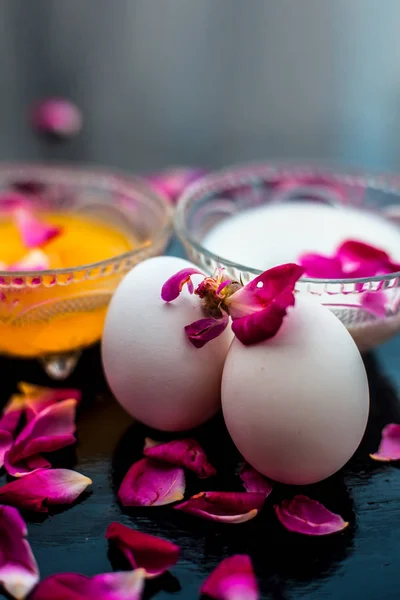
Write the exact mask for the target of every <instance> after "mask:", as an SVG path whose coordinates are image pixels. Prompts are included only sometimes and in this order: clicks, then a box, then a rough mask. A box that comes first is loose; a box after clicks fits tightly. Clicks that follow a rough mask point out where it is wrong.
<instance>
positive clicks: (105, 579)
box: [30, 569, 145, 600]
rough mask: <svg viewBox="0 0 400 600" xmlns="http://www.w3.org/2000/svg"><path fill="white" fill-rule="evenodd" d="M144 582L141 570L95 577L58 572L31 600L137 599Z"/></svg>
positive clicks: (138, 599) (36, 591) (41, 583)
mask: <svg viewBox="0 0 400 600" xmlns="http://www.w3.org/2000/svg"><path fill="white" fill-rule="evenodd" d="M144 581H145V580H144V572H143V570H142V569H136V570H135V571H122V572H116V573H103V574H102V575H95V577H86V575H81V574H79V573H58V574H56V575H50V577H47V578H46V579H43V581H41V582H40V583H39V585H38V586H37V588H36V589H35V590H34V592H33V594H32V596H31V597H30V600H140V598H141V597H142V592H143V588H144Z"/></svg>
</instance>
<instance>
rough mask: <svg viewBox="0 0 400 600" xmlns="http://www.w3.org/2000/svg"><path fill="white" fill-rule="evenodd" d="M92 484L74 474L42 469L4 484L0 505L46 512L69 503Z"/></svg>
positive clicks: (0, 492) (0, 493) (88, 480)
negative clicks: (50, 507)
mask: <svg viewBox="0 0 400 600" xmlns="http://www.w3.org/2000/svg"><path fill="white" fill-rule="evenodd" d="M91 483H92V481H91V479H89V478H88V477H85V476H84V475H81V474H80V473H77V472H76V471H70V470H69V469H48V470H47V469H43V470H40V471H35V472H34V473H29V474H28V475H26V476H25V477H21V478H20V479H16V480H14V481H11V482H10V483H6V484H5V485H3V487H1V488H0V503H2V504H8V505H10V506H16V507H17V508H25V509H28V510H33V511H35V512H44V513H46V512H48V507H49V506H52V505H58V504H61V505H62V504H72V503H73V502H75V500H76V499H77V498H78V497H79V496H80V495H81V494H82V492H84V491H85V489H86V488H87V486H88V485H90V484H91Z"/></svg>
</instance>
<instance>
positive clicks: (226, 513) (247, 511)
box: [174, 492, 265, 524]
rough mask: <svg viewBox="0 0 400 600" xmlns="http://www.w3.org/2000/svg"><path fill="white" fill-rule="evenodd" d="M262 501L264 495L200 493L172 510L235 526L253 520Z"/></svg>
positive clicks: (249, 493) (260, 507)
mask: <svg viewBox="0 0 400 600" xmlns="http://www.w3.org/2000/svg"><path fill="white" fill-rule="evenodd" d="M264 501H265V494H264V493H262V494H260V493H251V492H201V493H200V494H197V495H196V496H192V497H191V498H190V499H189V500H187V501H186V502H182V504H178V505H177V506H175V507H174V508H175V509H176V510H181V511H183V512H186V513H188V514H190V515H193V516H195V517H200V518H202V519H207V520H209V521H219V522H221V523H231V524H236V523H245V522H246V521H250V519H254V517H255V516H257V514H258V512H259V511H260V510H261V509H262V507H263V505H264Z"/></svg>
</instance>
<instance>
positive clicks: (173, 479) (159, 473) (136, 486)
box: [118, 458, 185, 506]
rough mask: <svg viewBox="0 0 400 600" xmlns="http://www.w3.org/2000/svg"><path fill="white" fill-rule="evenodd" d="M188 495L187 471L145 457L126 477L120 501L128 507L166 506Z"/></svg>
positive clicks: (134, 465)
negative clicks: (186, 484)
mask: <svg viewBox="0 0 400 600" xmlns="http://www.w3.org/2000/svg"><path fill="white" fill-rule="evenodd" d="M184 493H185V473H184V471H183V469H180V468H179V467H175V466H172V465H167V464H166V463H162V462H159V461H154V460H151V459H149V458H142V460H139V461H138V462H136V463H134V464H133V465H132V466H131V468H130V469H129V471H128V472H127V474H126V475H125V477H124V479H123V481H122V483H121V487H120V488H119V491H118V498H119V500H120V502H121V503H122V504H123V505H124V506H163V505H164V504H171V503H172V502H177V501H178V500H182V498H183V495H184Z"/></svg>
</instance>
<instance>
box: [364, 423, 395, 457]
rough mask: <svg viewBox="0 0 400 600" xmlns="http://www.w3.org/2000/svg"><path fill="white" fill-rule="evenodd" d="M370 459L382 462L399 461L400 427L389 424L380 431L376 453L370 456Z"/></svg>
mask: <svg viewBox="0 0 400 600" xmlns="http://www.w3.org/2000/svg"><path fill="white" fill-rule="evenodd" d="M370 457H371V458H373V459H374V460H378V461H382V462H391V461H395V460H400V425H398V424H397V423H389V425H386V426H385V427H384V428H383V429H382V439H381V443H380V444H379V448H378V451H377V452H375V453H374V454H370Z"/></svg>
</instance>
